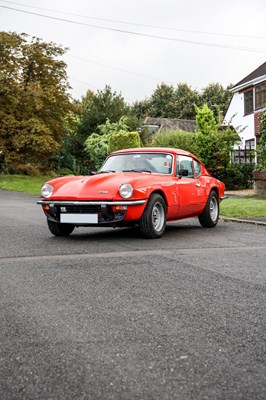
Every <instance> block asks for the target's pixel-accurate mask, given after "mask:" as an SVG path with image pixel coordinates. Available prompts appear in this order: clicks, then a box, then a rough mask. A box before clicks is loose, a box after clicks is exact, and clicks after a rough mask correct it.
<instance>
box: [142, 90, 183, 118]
mask: <svg viewBox="0 0 266 400" xmlns="http://www.w3.org/2000/svg"><path fill="white" fill-rule="evenodd" d="M148 112H149V116H150V117H156V118H159V117H160V118H175V115H176V110H175V90H174V88H173V86H172V85H167V84H165V83H162V84H161V85H158V86H157V88H156V89H155V91H154V92H153V94H152V95H151V98H150V100H149V108H148Z"/></svg>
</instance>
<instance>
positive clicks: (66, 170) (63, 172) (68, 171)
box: [59, 167, 73, 175]
mask: <svg viewBox="0 0 266 400" xmlns="http://www.w3.org/2000/svg"><path fill="white" fill-rule="evenodd" d="M59 173H60V175H73V171H71V169H69V168H66V167H63V168H60V172H59Z"/></svg>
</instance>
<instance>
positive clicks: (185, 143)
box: [152, 130, 197, 153]
mask: <svg viewBox="0 0 266 400" xmlns="http://www.w3.org/2000/svg"><path fill="white" fill-rule="evenodd" d="M196 135H197V134H196V133H194V132H186V131H180V130H179V131H173V130H164V131H161V132H159V133H157V134H155V136H154V138H153V140H152V146H153V147H173V148H175V149H182V150H187V151H189V152H190V153H194V152H195V150H196V148H195V137H196Z"/></svg>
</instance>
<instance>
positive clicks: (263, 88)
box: [255, 82, 266, 109]
mask: <svg viewBox="0 0 266 400" xmlns="http://www.w3.org/2000/svg"><path fill="white" fill-rule="evenodd" d="M265 105H266V82H263V83H260V84H259V85H257V86H255V108H256V109H258V108H262V107H265Z"/></svg>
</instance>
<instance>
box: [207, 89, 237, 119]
mask: <svg viewBox="0 0 266 400" xmlns="http://www.w3.org/2000/svg"><path fill="white" fill-rule="evenodd" d="M231 87H232V85H228V86H227V87H226V88H224V87H223V86H222V85H220V84H219V83H210V84H209V85H208V86H206V87H205V88H204V89H203V91H202V93H201V99H202V102H203V103H206V104H208V107H209V108H210V109H211V110H212V111H213V113H214V116H215V119H216V121H217V122H220V121H219V120H220V118H222V119H223V116H224V115H225V114H226V111H227V109H228V107H229V103H230V101H231V98H232V93H231V91H230V88H231Z"/></svg>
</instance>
